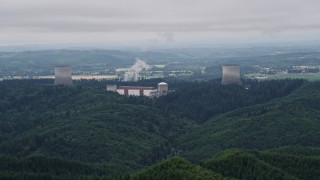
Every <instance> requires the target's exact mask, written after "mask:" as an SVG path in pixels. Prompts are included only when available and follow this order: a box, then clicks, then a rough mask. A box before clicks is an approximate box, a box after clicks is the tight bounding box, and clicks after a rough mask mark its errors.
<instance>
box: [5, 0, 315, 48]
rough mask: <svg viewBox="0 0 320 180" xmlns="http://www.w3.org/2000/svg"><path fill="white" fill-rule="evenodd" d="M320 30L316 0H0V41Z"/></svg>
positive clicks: (145, 38) (168, 37) (171, 37)
mask: <svg viewBox="0 0 320 180" xmlns="http://www.w3.org/2000/svg"><path fill="white" fill-rule="evenodd" d="M319 30H320V1H318V0H304V1H301V0H90V1H89V0H83V1H79V0H55V1H52V0H0V44H1V43H6V42H23V41H32V40H36V41H37V40H39V41H43V42H45V41H48V42H49V41H59V40H60V41H74V40H75V39H78V40H87V39H90V40H92V41H94V40H97V41H109V40H112V41H113V40H121V41H122V40H140V41H148V40H150V39H153V40H156V41H165V42H173V41H175V39H177V38H178V39H179V38H191V37H192V36H193V35H194V34H197V35H200V36H201V37H203V38H211V37H213V38H214V37H221V36H222V35H224V34H233V35H234V36H239V37H241V36H247V35H248V34H252V35H254V34H255V35H256V34H260V35H270V34H278V33H292V32H299V33H301V32H302V33H306V34H308V33H309V32H310V31H315V32H316V31H319ZM70 34H72V36H70ZM90 37H91V38H90ZM194 38H197V36H196V37H194Z"/></svg>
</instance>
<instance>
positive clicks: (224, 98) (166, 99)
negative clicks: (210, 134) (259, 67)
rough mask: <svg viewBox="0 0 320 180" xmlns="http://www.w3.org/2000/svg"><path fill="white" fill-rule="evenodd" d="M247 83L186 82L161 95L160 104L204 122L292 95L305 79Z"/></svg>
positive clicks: (167, 110) (179, 113)
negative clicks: (165, 94)
mask: <svg viewBox="0 0 320 180" xmlns="http://www.w3.org/2000/svg"><path fill="white" fill-rule="evenodd" d="M244 83H245V86H238V85H227V86H223V85H220V82H214V83H212V82H211V83H208V82H194V83H186V84H185V85H183V86H181V87H179V89H177V90H176V91H175V92H173V93H170V94H169V95H167V96H163V97H161V98H160V99H159V100H158V102H157V105H158V107H159V108H161V109H162V110H163V111H164V112H167V113H173V114H177V115H179V116H182V117H186V118H188V119H192V120H194V121H196V122H200V123H202V122H205V121H206V120H208V118H210V117H213V116H215V115H218V114H221V113H225V112H228V111H231V110H234V109H237V108H241V107H246V106H249V105H253V104H259V103H263V102H266V101H269V100H271V99H274V98H277V97H282V96H285V95H288V94H289V93H290V92H292V91H293V90H295V89H296V88H298V87H300V86H301V85H302V84H303V83H304V81H303V80H285V81H283V80H272V81H263V82H260V83H257V82H252V81H246V82H244Z"/></svg>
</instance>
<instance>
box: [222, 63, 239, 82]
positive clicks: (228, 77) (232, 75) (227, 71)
mask: <svg viewBox="0 0 320 180" xmlns="http://www.w3.org/2000/svg"><path fill="white" fill-rule="evenodd" d="M221 84H223V85H226V84H241V80H240V65H237V64H226V65H223V66H222V82H221Z"/></svg>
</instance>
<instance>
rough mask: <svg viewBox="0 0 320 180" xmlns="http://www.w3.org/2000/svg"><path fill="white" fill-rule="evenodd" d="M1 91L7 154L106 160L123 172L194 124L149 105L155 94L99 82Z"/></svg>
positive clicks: (0, 124) (1, 135) (1, 147)
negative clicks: (126, 92)
mask: <svg viewBox="0 0 320 180" xmlns="http://www.w3.org/2000/svg"><path fill="white" fill-rule="evenodd" d="M1 91H2V93H0V94H1V95H0V96H1V100H0V104H1V105H0V107H1V112H0V117H1V119H0V140H1V144H0V152H1V154H3V155H11V156H19V157H28V156H38V155H41V156H50V157H51V156H53V157H59V158H64V159H67V160H77V161H82V162H89V163H104V164H107V165H110V167H112V168H109V170H110V171H111V172H113V171H114V172H123V171H129V170H132V169H136V168H139V167H142V165H145V164H146V162H150V160H148V159H149V157H148V155H149V154H151V153H152V152H153V150H154V149H155V148H159V147H163V146H165V145H163V144H165V142H166V141H167V139H170V137H171V136H172V135H171V134H172V132H175V133H178V132H179V128H181V127H182V125H183V127H186V126H188V124H191V123H188V122H183V121H182V120H181V121H179V120H176V121H174V122H173V121H169V120H170V118H169V117H167V116H164V115H163V114H162V113H161V111H160V110H158V109H155V108H152V107H150V106H149V107H148V106H147V104H150V103H151V100H150V99H147V98H138V97H130V98H127V97H123V96H120V95H118V94H115V93H106V92H105V90H104V89H99V88H98V87H95V86H77V87H73V88H66V87H52V86H43V85H32V86H30V85H29V84H23V83H21V84H19V85H11V86H3V87H2V88H1ZM142 104H145V105H142ZM164 149H165V147H164Z"/></svg>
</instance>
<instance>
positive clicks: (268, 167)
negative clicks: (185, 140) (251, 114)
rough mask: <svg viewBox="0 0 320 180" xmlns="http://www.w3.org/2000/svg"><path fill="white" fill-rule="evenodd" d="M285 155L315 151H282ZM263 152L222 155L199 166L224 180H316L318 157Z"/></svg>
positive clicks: (289, 149) (292, 149)
mask: <svg viewBox="0 0 320 180" xmlns="http://www.w3.org/2000/svg"><path fill="white" fill-rule="evenodd" d="M285 149H287V150H288V151H295V152H297V151H300V152H310V151H315V150H317V151H319V150H320V149H319V148H317V149H316V148H301V147H299V148H295V147H291V148H285ZM276 151H277V149H274V150H271V151H265V152H257V151H243V150H238V149H233V150H228V151H224V152H222V153H220V154H218V155H217V156H216V157H214V158H212V159H210V160H207V161H205V162H203V163H201V165H202V166H203V167H206V168H208V169H211V170H212V171H215V172H218V173H221V174H222V175H224V176H227V177H234V178H240V179H306V180H309V179H310V180H311V179H319V177H320V156H313V157H310V156H304V155H303V154H296V155H292V154H287V153H285V152H284V151H283V148H280V149H279V152H281V153H275V152H276Z"/></svg>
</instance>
